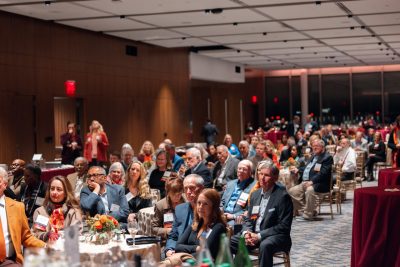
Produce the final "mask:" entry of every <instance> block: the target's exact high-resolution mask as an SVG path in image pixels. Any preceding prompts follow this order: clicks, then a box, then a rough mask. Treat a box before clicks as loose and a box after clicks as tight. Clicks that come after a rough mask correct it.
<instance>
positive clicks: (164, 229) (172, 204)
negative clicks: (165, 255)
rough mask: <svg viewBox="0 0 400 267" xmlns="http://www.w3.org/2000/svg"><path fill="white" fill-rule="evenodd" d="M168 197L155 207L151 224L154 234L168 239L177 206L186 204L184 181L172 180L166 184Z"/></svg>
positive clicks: (179, 179)
mask: <svg viewBox="0 0 400 267" xmlns="http://www.w3.org/2000/svg"><path fill="white" fill-rule="evenodd" d="M165 190H166V197H165V198H163V199H161V200H160V201H158V202H157V203H156V205H155V206H154V218H153V220H152V222H151V227H152V229H153V233H155V234H156V235H158V236H161V237H162V239H167V236H168V234H169V233H170V232H171V230H172V223H173V221H174V216H175V208H176V206H177V205H179V204H182V203H184V202H185V199H184V198H183V196H182V194H183V180H182V179H181V178H171V179H169V180H168V181H167V182H166V184H165Z"/></svg>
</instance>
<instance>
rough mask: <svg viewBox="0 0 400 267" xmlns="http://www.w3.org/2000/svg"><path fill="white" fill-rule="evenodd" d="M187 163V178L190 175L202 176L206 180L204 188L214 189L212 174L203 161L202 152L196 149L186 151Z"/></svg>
mask: <svg viewBox="0 0 400 267" xmlns="http://www.w3.org/2000/svg"><path fill="white" fill-rule="evenodd" d="M186 163H187V166H188V167H189V168H188V169H187V170H186V172H185V176H187V175H189V174H197V175H200V176H201V177H202V178H203V179H204V187H206V188H211V187H212V179H211V172H210V170H209V169H208V168H207V166H206V165H205V164H204V162H203V161H202V160H201V152H200V150H198V149H197V148H195V147H192V148H189V149H188V150H187V151H186Z"/></svg>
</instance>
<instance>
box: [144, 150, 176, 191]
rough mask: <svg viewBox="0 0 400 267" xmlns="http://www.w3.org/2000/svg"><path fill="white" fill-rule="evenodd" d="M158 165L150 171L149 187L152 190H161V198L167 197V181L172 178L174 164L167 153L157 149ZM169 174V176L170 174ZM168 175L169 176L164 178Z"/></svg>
mask: <svg viewBox="0 0 400 267" xmlns="http://www.w3.org/2000/svg"><path fill="white" fill-rule="evenodd" d="M154 156H155V158H156V164H155V166H154V168H152V170H150V176H149V186H150V188H152V189H158V190H160V194H161V198H164V197H165V181H166V180H167V179H168V178H169V177H170V175H169V174H171V172H172V164H171V161H170V158H169V154H168V153H167V151H165V150H163V149H157V151H156V152H155V155H154ZM168 173H169V174H168ZM164 174H167V176H164Z"/></svg>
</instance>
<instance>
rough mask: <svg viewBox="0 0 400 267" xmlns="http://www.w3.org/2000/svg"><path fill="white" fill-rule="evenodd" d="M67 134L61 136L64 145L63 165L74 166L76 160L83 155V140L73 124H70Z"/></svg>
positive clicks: (62, 153)
mask: <svg viewBox="0 0 400 267" xmlns="http://www.w3.org/2000/svg"><path fill="white" fill-rule="evenodd" d="M67 128H68V129H67V132H66V133H64V134H62V135H61V138H60V141H61V145H62V151H61V163H62V164H71V165H72V164H73V162H74V160H75V159H76V158H77V157H79V156H80V155H81V151H82V147H83V146H82V140H81V137H80V136H79V134H78V133H77V132H76V126H75V123H73V122H68V124H67Z"/></svg>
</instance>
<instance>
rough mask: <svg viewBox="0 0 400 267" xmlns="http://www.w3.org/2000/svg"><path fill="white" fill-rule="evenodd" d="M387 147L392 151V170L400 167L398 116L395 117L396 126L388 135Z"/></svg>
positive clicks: (399, 122)
mask: <svg viewBox="0 0 400 267" xmlns="http://www.w3.org/2000/svg"><path fill="white" fill-rule="evenodd" d="M388 147H389V148H391V149H392V159H393V168H399V167H400V115H399V116H397V117H396V124H395V127H394V129H393V130H392V132H391V133H390V135H389V141H388Z"/></svg>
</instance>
